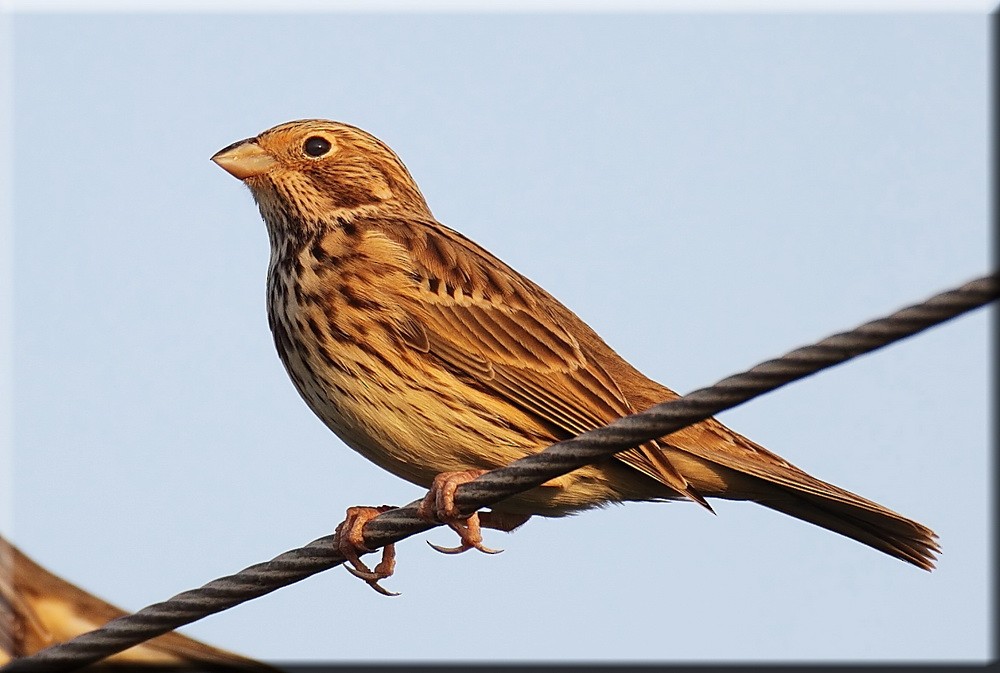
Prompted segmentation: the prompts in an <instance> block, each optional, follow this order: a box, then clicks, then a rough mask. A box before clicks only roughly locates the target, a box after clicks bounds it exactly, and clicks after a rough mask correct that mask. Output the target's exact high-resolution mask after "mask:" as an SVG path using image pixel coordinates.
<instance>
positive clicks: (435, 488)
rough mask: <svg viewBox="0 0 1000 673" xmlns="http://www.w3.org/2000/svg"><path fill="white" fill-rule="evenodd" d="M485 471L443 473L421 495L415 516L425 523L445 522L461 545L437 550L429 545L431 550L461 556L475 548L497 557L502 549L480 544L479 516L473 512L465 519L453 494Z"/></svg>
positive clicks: (437, 547)
mask: <svg viewBox="0 0 1000 673" xmlns="http://www.w3.org/2000/svg"><path fill="white" fill-rule="evenodd" d="M485 473H486V470H463V471H461V472H442V473H441V474H439V475H438V476H436V477H434V483H432V484H431V488H430V490H429V491H427V495H426V496H424V499H423V502H421V503H420V507H418V508H417V516H419V517H420V518H421V519H423V520H424V521H429V522H432V523H444V524H447V525H448V527H449V528H451V529H452V530H453V531H455V532H456V533H458V537H459V538H460V539H461V542H462V544H460V545H459V546H457V547H439V546H438V545H436V544H432V543H430V542H428V543H427V544H429V545H430V546H431V547H432V548H433V549H435V550H436V551H439V552H441V553H442V554H461V553H462V552H464V551H468V550H470V549H478V550H479V551H481V552H483V553H486V554H499V553H500V552H502V551H503V550H502V549H490V548H489V547H487V546H485V545H483V533H482V529H481V527H480V525H479V513H478V512H473V513H472V514H471V515H469V516H466V515H464V514H462V513H460V512H459V511H458V509H457V508H456V507H455V491H456V490H457V489H458V487H459V486H461V485H462V484H466V483H468V482H470V481H472V480H473V479H475V478H476V477H479V476H482V475H483V474H485Z"/></svg>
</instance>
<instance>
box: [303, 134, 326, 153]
mask: <svg viewBox="0 0 1000 673" xmlns="http://www.w3.org/2000/svg"><path fill="white" fill-rule="evenodd" d="M302 150H303V151H304V152H305V153H306V154H308V155H309V156H311V157H321V156H323V155H324V154H326V153H327V152H329V151H330V141H329V140H327V139H326V138H323V137H322V136H312V137H310V138H306V142H305V143H304V144H303V145H302Z"/></svg>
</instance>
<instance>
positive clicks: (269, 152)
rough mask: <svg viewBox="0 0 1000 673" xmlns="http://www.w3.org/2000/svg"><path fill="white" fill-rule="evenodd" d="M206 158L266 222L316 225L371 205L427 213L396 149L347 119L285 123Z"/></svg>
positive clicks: (360, 212)
mask: <svg viewBox="0 0 1000 673" xmlns="http://www.w3.org/2000/svg"><path fill="white" fill-rule="evenodd" d="M212 161H214V162H215V163H216V164H218V165H219V166H221V167H222V168H223V169H225V170H226V171H227V172H229V173H230V174H231V175H233V176H234V177H236V178H238V179H239V180H242V181H243V183H244V184H246V185H247V187H249V188H250V191H251V192H252V194H253V196H254V199H255V200H256V201H257V204H258V206H259V207H260V210H261V214H262V215H263V217H264V220H265V221H266V222H267V223H268V226H269V227H272V228H273V227H276V226H277V227H283V226H292V225H294V226H296V227H299V228H301V227H302V226H307V227H314V226H321V225H323V224H328V223H330V221H331V220H332V219H338V218H339V219H347V220H352V219H354V218H356V217H358V216H359V215H365V214H368V213H370V212H373V211H378V212H379V213H380V214H383V215H384V214H392V213H394V212H396V213H399V214H409V215H414V214H419V215H429V210H428V208H427V204H426V202H425V201H424V198H423V196H422V195H421V194H420V190H419V188H418V187H417V185H416V182H414V180H413V178H412V177H411V176H410V172H409V171H408V170H407V169H406V166H404V165H403V162H402V161H400V159H399V157H398V156H396V153H395V152H393V151H392V150H391V149H389V147H388V146H387V145H386V144H385V143H383V142H382V141H380V140H379V139H378V138H376V137H374V136H373V135H371V134H369V133H366V132H365V131H362V130H361V129H359V128H355V127H353V126H350V125H348V124H342V123H339V122H333V121H326V120H322V119H309V120H300V121H293V122H288V123H285V124H281V125H279V126H275V127H274V128H271V129H268V130H267V131H264V132H263V133H261V134H259V135H257V136H255V137H253V138H247V139H245V140H240V141H239V142H235V143H233V144H232V145H230V146H229V147H226V148H225V149H222V150H220V151H219V152H217V153H216V154H215V155H214V156H213V157H212Z"/></svg>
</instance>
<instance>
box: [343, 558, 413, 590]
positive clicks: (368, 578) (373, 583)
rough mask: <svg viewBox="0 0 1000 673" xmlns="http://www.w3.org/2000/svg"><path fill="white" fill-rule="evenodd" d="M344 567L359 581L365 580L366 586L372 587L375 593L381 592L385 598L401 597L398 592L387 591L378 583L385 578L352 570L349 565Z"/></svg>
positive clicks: (372, 573) (373, 573)
mask: <svg viewBox="0 0 1000 673" xmlns="http://www.w3.org/2000/svg"><path fill="white" fill-rule="evenodd" d="M344 567H345V568H347V572H349V573H351V574H352V575H354V576H355V577H357V578H358V579H359V580H364V582H365V584H367V585H368V586H370V587H371V588H372V589H374V590H375V591H377V592H379V593H380V594H382V595H383V596H398V595H399V592H398V591H389V590H388V589H386V588H385V587H383V586H382V585H381V584H379V583H378V581H379V580H381V579H385V577H383V576H382V575H380V574H379V573H375V572H364V571H361V570H358V569H356V568H352V567H351V566H349V565H345V566H344Z"/></svg>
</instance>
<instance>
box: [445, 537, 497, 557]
mask: <svg viewBox="0 0 1000 673" xmlns="http://www.w3.org/2000/svg"><path fill="white" fill-rule="evenodd" d="M427 544H428V546H430V548H431V549H433V550H434V551H437V552H441V553H442V554H461V553H462V552H467V551H469V550H470V549H478V550H479V551H481V552H483V553H484V554H499V553H500V552H502V551H503V549H490V548H489V547H487V546H486V545H483V544H478V545H474V544H466V543H464V542H463V543H462V544H460V545H459V546H457V547H442V546H441V545H436V544H434V543H433V542H431V541H430V540H428V541H427Z"/></svg>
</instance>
